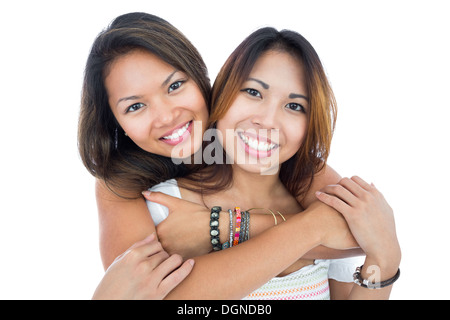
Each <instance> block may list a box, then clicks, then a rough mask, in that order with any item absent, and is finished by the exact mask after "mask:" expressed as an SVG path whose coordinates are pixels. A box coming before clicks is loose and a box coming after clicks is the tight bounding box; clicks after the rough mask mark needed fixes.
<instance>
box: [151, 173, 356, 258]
mask: <svg viewBox="0 0 450 320" xmlns="http://www.w3.org/2000/svg"><path fill="white" fill-rule="evenodd" d="M339 180H340V176H339V175H338V174H337V173H336V172H335V171H334V170H333V169H331V168H330V167H327V166H325V168H324V169H323V170H322V171H320V172H319V173H317V174H316V176H315V177H314V180H313V184H312V185H311V187H310V189H309V190H308V192H307V193H306V195H305V196H304V197H302V199H298V200H299V202H300V204H301V206H302V207H303V208H304V209H308V208H309V207H310V206H311V204H312V203H314V202H317V201H318V200H317V198H316V196H315V192H316V191H318V190H320V189H321V188H323V187H325V186H327V185H330V184H335V183H337V182H338V181H339ZM143 194H144V196H145V198H146V199H147V200H149V201H154V198H152V197H151V196H149V193H148V192H144V193H143ZM300 200H301V201H300ZM161 204H162V205H164V206H166V207H169V206H170V201H166V202H161ZM236 205H239V204H238V203H237V204H236ZM186 213H189V214H186ZM296 215H297V213H290V214H289V213H285V212H283V217H284V218H286V219H287V220H290V219H291V218H292V217H295V216H296ZM209 220H210V214H209V211H208V209H206V208H204V207H203V210H202V207H201V206H200V205H197V206H195V207H194V206H192V207H186V208H184V210H173V211H170V215H169V217H168V218H167V219H165V220H164V221H163V222H161V223H160V224H159V225H158V227H157V228H156V229H157V233H158V236H159V240H160V241H161V243H162V244H163V246H164V248H165V250H167V252H169V253H177V254H180V255H181V256H183V257H184V258H185V259H187V258H191V257H194V256H199V255H203V254H206V253H208V252H210V251H211V250H212V247H211V242H210V237H209V227H208V226H209ZM277 221H278V224H281V223H282V222H283V220H282V218H281V217H280V216H279V217H278V219H277ZM273 226H274V218H273V216H272V215H270V214H257V213H252V214H251V222H250V238H253V237H255V236H257V235H259V234H261V233H262V232H264V231H265V230H267V229H269V228H271V227H273ZM219 228H220V241H221V243H224V242H225V241H227V239H228V234H229V214H228V212H226V211H222V212H221V214H220V224H219ZM192 239H195V241H193V240H192ZM362 254H363V252H362V250H361V249H359V248H355V249H351V250H335V249H331V248H327V247H324V246H317V247H315V248H313V249H311V250H310V251H308V252H307V253H305V255H304V256H303V257H302V258H303V259H310V260H313V259H339V258H347V257H352V256H358V255H362Z"/></svg>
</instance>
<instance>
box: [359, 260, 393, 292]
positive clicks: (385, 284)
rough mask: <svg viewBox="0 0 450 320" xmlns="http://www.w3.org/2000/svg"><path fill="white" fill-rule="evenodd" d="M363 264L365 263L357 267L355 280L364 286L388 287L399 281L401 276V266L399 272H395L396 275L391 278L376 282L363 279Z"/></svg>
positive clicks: (370, 287)
mask: <svg viewBox="0 0 450 320" xmlns="http://www.w3.org/2000/svg"><path fill="white" fill-rule="evenodd" d="M363 266H364V265H362V266H361V267H357V268H356V271H355V273H354V274H353V282H354V283H356V284H357V285H359V286H361V287H363V288H368V289H381V288H384V287H388V286H390V285H392V284H394V282H395V281H397V280H398V278H399V277H400V268H399V269H398V271H397V273H396V274H395V276H393V277H392V278H390V279H388V280H385V281H381V282H375V283H374V282H370V281H369V280H367V279H363V278H362V277H361V270H362V268H363Z"/></svg>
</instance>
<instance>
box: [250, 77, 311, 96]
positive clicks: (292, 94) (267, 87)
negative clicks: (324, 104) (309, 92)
mask: <svg viewBox="0 0 450 320" xmlns="http://www.w3.org/2000/svg"><path fill="white" fill-rule="evenodd" d="M248 80H251V81H255V82H258V83H259V84H260V85H261V86H262V87H263V88H264V89H266V90H267V89H269V88H270V86H269V85H268V84H267V83H265V82H264V81H261V80H259V79H255V78H248ZM296 98H301V99H305V100H306V101H309V99H308V97H307V96H304V95H302V94H299V93H291V94H289V99H296Z"/></svg>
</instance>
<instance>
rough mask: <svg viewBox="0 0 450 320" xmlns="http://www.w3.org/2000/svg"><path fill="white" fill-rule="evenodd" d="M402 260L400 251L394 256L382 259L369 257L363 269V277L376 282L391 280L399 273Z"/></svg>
mask: <svg viewBox="0 0 450 320" xmlns="http://www.w3.org/2000/svg"><path fill="white" fill-rule="evenodd" d="M396 251H397V250H396ZM400 260H401V254H400V252H399V250H398V252H397V253H395V254H393V255H390V256H386V257H380V258H376V257H373V256H370V255H368V256H366V260H365V262H364V266H363V267H362V269H361V277H362V278H363V279H373V280H374V282H381V281H386V280H388V279H391V278H393V277H394V276H395V275H396V274H397V272H398V269H399V267H400Z"/></svg>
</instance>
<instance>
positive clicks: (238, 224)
mask: <svg viewBox="0 0 450 320" xmlns="http://www.w3.org/2000/svg"><path fill="white" fill-rule="evenodd" d="M234 212H235V213H236V231H235V233H234V241H233V246H237V245H238V244H239V235H240V233H241V208H239V207H235V208H234Z"/></svg>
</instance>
